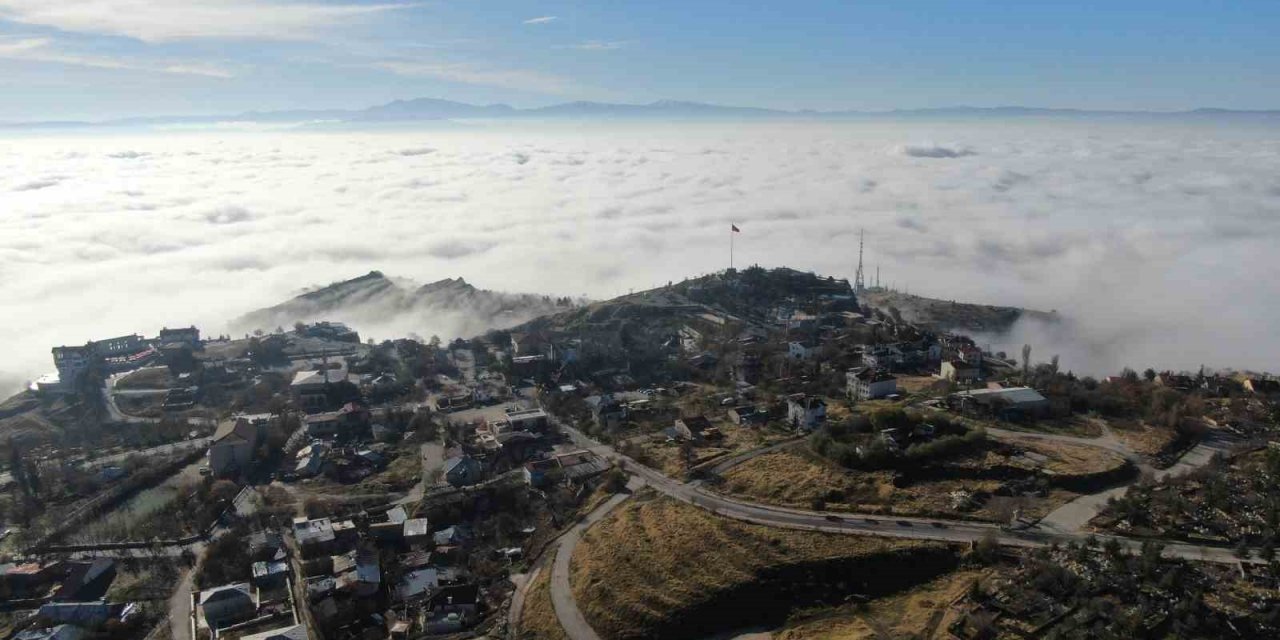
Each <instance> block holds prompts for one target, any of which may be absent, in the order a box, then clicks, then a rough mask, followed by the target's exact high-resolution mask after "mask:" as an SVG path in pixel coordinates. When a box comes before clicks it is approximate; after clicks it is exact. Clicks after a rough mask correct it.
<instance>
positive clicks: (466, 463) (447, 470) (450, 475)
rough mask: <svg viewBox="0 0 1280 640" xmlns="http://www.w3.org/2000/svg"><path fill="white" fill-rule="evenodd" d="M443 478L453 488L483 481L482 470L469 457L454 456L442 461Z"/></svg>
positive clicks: (478, 464) (477, 462)
mask: <svg viewBox="0 0 1280 640" xmlns="http://www.w3.org/2000/svg"><path fill="white" fill-rule="evenodd" d="M444 478H445V480H446V481H447V482H448V483H449V484H451V485H453V486H455V487H465V486H468V485H473V484H476V483H478V482H480V481H481V480H482V479H484V469H483V467H481V465H480V462H479V461H478V460H476V459H475V458H472V457H471V456H467V455H462V456H455V457H452V458H449V459H448V460H445V461H444Z"/></svg>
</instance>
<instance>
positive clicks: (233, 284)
mask: <svg viewBox="0 0 1280 640" xmlns="http://www.w3.org/2000/svg"><path fill="white" fill-rule="evenodd" d="M0 135H3V133H0ZM930 139H940V140H954V141H955V142H954V143H952V144H949V145H948V147H947V148H955V149H958V148H972V149H978V150H980V154H979V155H975V156H971V157H968V158H966V159H964V160H963V161H950V160H937V161H933V160H928V161H925V160H921V159H920V158H918V157H916V156H909V155H905V154H901V153H886V150H892V149H897V148H899V146H900V145H902V144H904V142H906V141H912V140H930ZM427 149H431V150H433V151H432V152H430V153H419V152H420V151H423V150H427ZM1014 174H1016V176H1017V177H1015V175H1014ZM1138 175H1141V176H1143V179H1142V180H1134V179H1133V176H1138ZM1276 175H1280V147H1277V145H1276V142H1275V141H1274V139H1271V138H1267V137H1265V136H1258V135H1257V131H1256V129H1246V128H1244V127H1241V128H1239V129H1237V128H1234V127H1231V126H1222V127H1215V128H1211V127H1207V126H1206V127H1192V126H1181V125H1173V124H1158V123H1157V124H1151V125H1144V126H1142V127H1128V126H1124V125H1121V124H1118V123H1108V124H1070V123H1065V124H1064V123H1054V124H1044V123H1027V122H1015V123H990V122H985V123H966V124H963V125H961V124H942V123H932V122H906V123H894V122H875V123H839V124H826V123H811V124H796V123H789V124H786V125H780V124H777V123H757V124H745V125H744V124H740V123H739V124H734V125H728V124H714V123H704V124H681V125H672V124H670V123H662V124H618V123H611V124H610V125H608V126H603V125H601V126H596V125H584V124H583V123H573V124H551V125H534V124H532V123H513V124H502V125H491V126H490V127H488V128H486V127H481V126H478V125H477V126H469V127H466V128H458V129H450V128H444V127H428V126H424V127H422V128H419V129H412V130H405V129H400V128H398V129H397V130H395V131H393V132H391V131H385V132H377V131H374V132H343V133H338V132H333V131H325V132H319V133H307V132H303V131H296V132H281V131H272V132H261V133H253V132H246V133H243V134H240V135H236V136H227V135H225V134H222V133H220V132H217V131H215V132H210V133H198V132H183V133H179V134H174V133H164V134H148V135H135V134H123V133H122V134H117V135H113V136H101V135H97V136H85V137H83V138H76V137H73V136H68V135H66V134H59V135H57V136H48V137H40V136H36V135H33V134H31V133H28V132H24V133H23V135H21V136H14V137H12V138H9V139H5V140H4V141H3V144H0V194H3V196H0V200H2V201H3V202H4V207H5V213H4V215H3V216H0V298H3V299H5V300H17V301H21V302H20V306H19V308H20V309H21V311H22V313H13V314H3V315H0V335H9V336H20V337H21V339H20V340H15V341H12V342H13V344H12V345H11V348H10V350H9V352H7V359H6V360H5V361H4V362H2V363H0V378H3V377H4V374H5V373H8V374H10V376H9V377H13V376H14V375H17V376H19V377H22V378H30V377H34V376H35V375H38V374H40V373H42V372H44V371H46V370H48V369H49V368H50V366H51V363H50V361H49V351H48V349H49V347H51V346H53V345H57V344H64V343H72V344H74V343H78V342H83V341H85V340H87V339H90V338H94V337H102V336H105V335H116V334H121V333H130V332H134V331H138V332H143V333H153V332H154V331H156V330H157V329H159V328H160V327H161V326H162V325H165V324H168V325H169V326H174V325H179V324H181V325H186V324H190V323H192V322H194V323H197V324H199V325H200V326H201V328H202V329H204V330H205V332H206V333H211V334H217V333H219V332H222V331H225V330H226V326H227V324H226V323H227V322H228V321H229V320H231V319H233V318H234V317H236V316H239V315H240V314H241V313H244V312H245V311H249V310H252V309H255V308H258V307H262V306H267V305H270V304H274V303H276V302H279V301H281V300H282V299H284V298H286V297H288V296H290V295H292V294H294V293H296V292H297V291H298V290H299V289H301V288H303V287H306V286H309V285H313V284H324V283H328V282H331V281H334V280H337V279H343V278H349V277H354V276H357V275H360V274H363V273H367V272H368V271H370V270H371V269H380V270H382V271H383V272H385V273H387V274H389V275H397V276H405V277H411V278H414V279H415V280H418V281H421V282H428V281H433V280H438V279H441V278H444V277H458V276H461V277H465V278H466V279H467V280H468V281H470V282H472V283H474V284H476V285H477V286H482V287H487V288H495V289H502V290H507V291H531V292H538V293H543V292H545V293H548V294H555V295H573V296H577V295H581V294H584V293H585V294H588V295H590V296H592V297H598V298H602V297H608V296H613V295H618V294H623V293H626V292H627V291H628V290H630V289H633V288H634V289H641V288H646V287H651V286H655V285H659V284H662V283H665V282H667V281H668V280H679V279H681V278H682V277H685V276H688V275H696V274H700V273H707V272H710V271H713V270H718V269H722V268H724V267H725V266H727V262H728V246H727V242H728V239H727V237H726V236H725V233H724V230H725V229H727V227H728V224H729V222H730V221H733V222H736V223H737V224H738V226H739V227H740V228H741V229H742V230H743V233H741V234H738V235H737V237H736V238H735V243H736V245H735V251H736V259H737V261H738V262H739V264H750V263H757V262H758V263H761V264H764V265H769V266H775V265H790V266H794V267H797V268H802V269H812V270H814V271H817V272H820V273H829V274H832V275H836V276H845V277H848V276H851V275H852V271H853V269H854V266H855V265H854V263H853V262H852V258H851V256H852V255H854V254H855V253H856V245H857V233H858V229H860V228H865V229H866V233H867V253H866V255H867V266H868V268H869V269H871V270H872V271H874V269H875V267H876V266H879V267H880V271H881V277H882V279H883V280H884V281H885V282H886V283H887V282H889V281H892V282H894V283H896V284H897V286H898V287H899V288H903V287H909V288H910V290H911V291H912V292H916V293H921V294H925V295H933V296H935V297H941V298H945V299H955V300H969V301H974V302H982V303H993V304H1016V305H1025V306H1030V307H1035V308H1040V309H1046V310H1048V309H1057V310H1058V311H1059V312H1060V313H1062V314H1063V315H1066V316H1069V317H1071V318H1073V319H1074V321H1073V322H1072V323H1069V324H1066V325H1064V326H1063V327H1059V328H1055V329H1049V328H1045V327H1037V326H1027V327H1021V328H1019V333H1018V334H1017V335H1015V336H1013V337H1006V338H998V337H993V338H990V339H989V341H990V342H992V343H993V345H994V346H997V347H1002V346H1003V347H1008V348H1010V349H1011V350H1013V351H1016V350H1017V349H1018V348H1020V347H1021V345H1022V343H1023V342H1024V341H1030V342H1031V343H1032V345H1033V347H1034V350H1035V353H1036V354H1037V356H1038V357H1043V358H1046V359H1047V358H1048V357H1049V356H1050V355H1052V354H1053V353H1061V354H1062V356H1063V358H1062V360H1063V366H1064V367H1066V368H1069V369H1073V370H1075V371H1077V372H1091V373H1106V372H1114V371H1117V370H1118V369H1120V368H1121V367H1123V366H1126V365H1127V366H1131V367H1135V368H1138V369H1142V368H1146V367H1147V366H1155V367H1157V368H1162V367H1173V368H1189V369H1195V368H1197V367H1198V366H1199V365H1200V363H1204V364H1206V365H1208V366H1210V367H1214V366H1240V367H1255V368H1260V369H1263V368H1270V369H1273V370H1274V369H1276V368H1277V367H1280V362H1276V360H1275V358H1276V355H1275V354H1277V353H1280V338H1278V337H1277V336H1276V334H1275V332H1274V327H1275V326H1277V325H1278V324H1280V304H1278V303H1277V301H1278V300H1280V281H1276V280H1275V279H1274V278H1268V277H1266V274H1268V273H1272V272H1274V271H1276V270H1277V269H1278V268H1280V263H1278V261H1280V258H1277V256H1276V254H1275V251H1274V247H1275V246H1277V243H1280V218H1277V217H1276V214H1275V212H1276V194H1275V192H1274V190H1275V189H1276V187H1277V182H1276V178H1275V176H1276ZM59 182H60V184H59ZM1001 185H1008V188H1007V189H1005V190H1003V191H1002V190H1000V189H998V188H996V187H998V186H1001ZM419 321H420V322H421V323H422V325H421V326H414V327H406V326H400V325H395V326H392V325H386V326H383V325H380V324H378V323H377V322H374V321H372V320H370V321H369V324H368V325H367V326H358V327H357V328H358V329H360V330H361V332H362V333H366V334H369V335H370V336H372V337H375V338H385V337H392V335H393V334H394V333H396V332H398V333H400V334H403V333H404V332H406V331H409V330H413V331H416V332H417V333H419V334H420V335H431V334H432V333H440V334H441V335H442V336H444V335H448V330H447V328H441V327H439V326H433V325H432V324H431V323H432V322H435V321H436V320H435V319H433V318H430V317H422V318H420V320H419Z"/></svg>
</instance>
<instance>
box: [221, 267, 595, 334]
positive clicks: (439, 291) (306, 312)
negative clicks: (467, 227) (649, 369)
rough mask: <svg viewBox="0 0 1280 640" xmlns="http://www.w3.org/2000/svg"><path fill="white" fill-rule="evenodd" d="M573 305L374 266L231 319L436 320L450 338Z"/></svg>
mask: <svg viewBox="0 0 1280 640" xmlns="http://www.w3.org/2000/svg"><path fill="white" fill-rule="evenodd" d="M570 304H571V303H570V302H569V301H567V300H564V299H561V300H559V301H557V300H555V299H552V298H549V297H547V296H542V295H533V294H512V293H501V292H497V291H486V290H484V289H477V288H476V287H473V286H471V285H470V284H468V283H467V282H466V281H465V280H463V279H462V278H446V279H444V280H438V281H436V282H431V283H428V284H424V285H418V284H416V283H414V282H413V281H411V280H406V279H392V278H388V277H387V276H385V275H383V274H382V272H380V271H371V272H369V273H368V274H365V275H363V276H360V277H358V278H353V279H351V280H344V281H341V282H335V283H333V284H330V285H327V286H324V287H320V288H318V289H315V290H313V291H309V292H307V293H303V294H301V295H298V296H296V297H294V298H292V299H290V300H287V301H285V302H283V303H280V304H277V305H274V306H271V307H267V308H265V309H258V310H256V311H252V312H249V313H247V314H245V315H243V316H240V317H239V318H236V319H235V320H233V321H232V322H231V331H232V332H235V333H240V332H244V333H248V332H252V331H255V330H259V329H260V330H263V331H268V332H269V331H272V330H274V329H276V328H280V327H292V326H293V325H294V324H295V323H298V322H302V323H311V322H316V321H319V320H337V321H341V322H345V323H347V324H350V325H352V326H355V327H356V328H358V329H361V330H363V331H376V332H377V333H378V335H383V336H386V335H388V332H389V331H391V330H392V329H391V328H392V327H415V326H420V327H425V326H430V324H434V325H435V326H441V327H447V328H448V329H449V330H448V332H447V333H446V334H445V336H444V337H445V338H448V337H457V336H472V335H478V334H481V333H484V332H485V331H488V330H490V329H504V328H507V327H511V326H515V325H518V324H520V323H523V322H526V321H528V320H531V319H533V318H536V317H538V316H541V315H544V314H547V313H554V312H555V311H558V310H563V309H565V308H566V307H568V306H569V305H570ZM427 318H429V319H430V320H429V321H428V320H426V319H427ZM410 333H412V331H411V332H410Z"/></svg>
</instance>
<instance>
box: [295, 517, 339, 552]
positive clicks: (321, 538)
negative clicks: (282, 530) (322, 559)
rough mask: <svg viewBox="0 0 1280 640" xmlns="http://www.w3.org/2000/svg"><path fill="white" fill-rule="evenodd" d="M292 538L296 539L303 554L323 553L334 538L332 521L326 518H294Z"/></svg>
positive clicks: (331, 544) (330, 545)
mask: <svg viewBox="0 0 1280 640" xmlns="http://www.w3.org/2000/svg"><path fill="white" fill-rule="evenodd" d="M293 538H294V540H297V541H298V547H299V548H301V549H302V553H303V555H306V556H314V555H317V554H323V553H325V552H326V551H328V550H329V549H330V548H331V547H332V546H333V543H334V540H335V539H336V536H335V534H334V531H333V521H331V520H329V519H328V518H316V519H315V520H308V519H306V518H294V519H293Z"/></svg>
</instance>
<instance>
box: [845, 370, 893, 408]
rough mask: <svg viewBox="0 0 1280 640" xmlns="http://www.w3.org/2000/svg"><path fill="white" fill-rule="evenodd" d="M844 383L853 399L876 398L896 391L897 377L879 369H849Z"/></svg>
mask: <svg viewBox="0 0 1280 640" xmlns="http://www.w3.org/2000/svg"><path fill="white" fill-rule="evenodd" d="M845 383H846V387H847V389H848V393H849V397H850V398H851V399H853V400H876V399H879V398H884V397H888V396H891V395H893V394H895V393H897V392H898V379H897V378H895V377H894V376H893V375H892V374H890V373H888V372H886V371H884V370H881V369H871V368H862V369H851V370H849V371H848V372H846V373H845Z"/></svg>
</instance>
